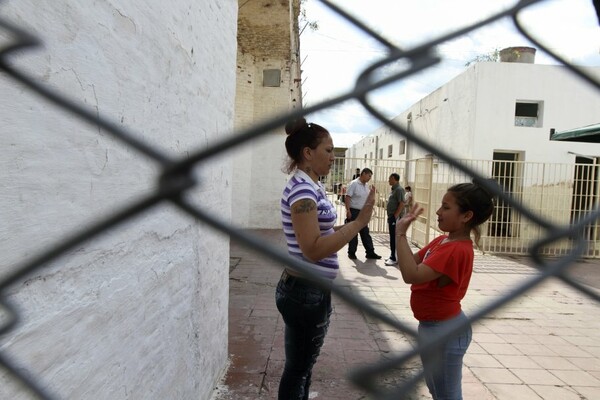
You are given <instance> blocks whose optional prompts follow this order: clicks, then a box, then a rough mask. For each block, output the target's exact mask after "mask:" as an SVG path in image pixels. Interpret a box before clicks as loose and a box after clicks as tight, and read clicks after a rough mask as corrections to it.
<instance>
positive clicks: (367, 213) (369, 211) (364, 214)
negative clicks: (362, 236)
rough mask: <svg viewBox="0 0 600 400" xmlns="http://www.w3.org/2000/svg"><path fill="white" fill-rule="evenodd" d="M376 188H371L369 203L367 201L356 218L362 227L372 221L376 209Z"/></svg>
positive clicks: (368, 197)
mask: <svg viewBox="0 0 600 400" xmlns="http://www.w3.org/2000/svg"><path fill="white" fill-rule="evenodd" d="M376 192H377V191H376V190H375V186H371V187H370V189H369V195H368V196H367V201H365V205H364V206H363V208H362V210H360V213H359V214H358V217H356V220H357V221H358V222H359V223H361V224H362V225H364V226H366V225H367V224H368V223H369V221H370V220H371V216H372V215H373V209H374V208H375V193H376Z"/></svg>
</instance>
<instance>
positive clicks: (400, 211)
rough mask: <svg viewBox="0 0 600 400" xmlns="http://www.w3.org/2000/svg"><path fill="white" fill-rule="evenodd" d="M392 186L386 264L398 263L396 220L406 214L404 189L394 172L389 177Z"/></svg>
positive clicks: (389, 200)
mask: <svg viewBox="0 0 600 400" xmlns="http://www.w3.org/2000/svg"><path fill="white" fill-rule="evenodd" d="M388 183H389V184H390V186H391V187H392V189H391V191H390V197H389V198H388V202H387V217H388V228H389V231H390V258H388V259H387V260H385V265H388V266H391V265H396V264H397V263H398V262H397V261H396V220H397V219H398V218H399V217H400V216H401V215H404V197H405V194H404V190H403V189H402V188H401V187H400V175H398V174H397V173H395V172H394V173H393V174H391V175H390V177H389V179H388Z"/></svg>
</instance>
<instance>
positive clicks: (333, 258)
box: [281, 170, 339, 279]
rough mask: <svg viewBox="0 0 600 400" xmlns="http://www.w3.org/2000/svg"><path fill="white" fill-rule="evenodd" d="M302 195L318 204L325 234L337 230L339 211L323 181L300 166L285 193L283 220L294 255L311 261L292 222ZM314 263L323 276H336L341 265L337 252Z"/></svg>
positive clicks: (290, 251)
mask: <svg viewBox="0 0 600 400" xmlns="http://www.w3.org/2000/svg"><path fill="white" fill-rule="evenodd" d="M302 199H310V200H312V201H314V202H315V204H316V205H317V218H318V221H319V229H320V231H321V236H328V235H331V234H333V233H334V230H333V226H334V224H335V222H336V220H337V214H336V212H335V207H334V205H333V204H332V203H331V201H329V199H328V198H327V195H326V193H325V188H323V185H321V183H320V182H317V183H315V182H314V181H313V180H312V179H311V178H310V177H309V176H308V175H307V174H306V173H305V172H304V171H301V170H296V173H295V174H294V176H292V177H291V178H290V180H289V181H288V183H287V185H286V187H285V189H284V190H283V196H282V197H281V223H282V224H283V232H284V233H285V238H286V241H287V247H288V252H289V253H290V255H292V256H293V257H296V258H298V259H300V260H303V261H307V262H310V261H308V260H307V259H305V258H304V256H303V255H302V251H300V246H298V241H297V240H296V234H295V233H294V228H293V226H292V214H291V206H292V205H293V204H294V203H295V202H297V201H298V200H302ZM313 266H314V269H315V272H316V273H318V274H319V275H320V276H322V277H324V278H328V279H334V278H335V277H336V276H337V273H338V269H339V264H338V258H337V253H333V254H331V255H329V256H328V257H325V258H323V259H321V260H318V261H317V262H316V263H313Z"/></svg>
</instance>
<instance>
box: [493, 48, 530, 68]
mask: <svg viewBox="0 0 600 400" xmlns="http://www.w3.org/2000/svg"><path fill="white" fill-rule="evenodd" d="M535 51H536V50H535V49H534V48H533V47H507V48H505V49H502V50H500V61H501V62H513V63H525V64H533V63H534V62H535Z"/></svg>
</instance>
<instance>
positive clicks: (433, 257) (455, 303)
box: [410, 236, 474, 321]
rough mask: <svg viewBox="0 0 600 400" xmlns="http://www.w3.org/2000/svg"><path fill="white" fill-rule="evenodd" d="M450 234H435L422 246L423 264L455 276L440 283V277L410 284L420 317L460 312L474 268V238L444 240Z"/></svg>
mask: <svg viewBox="0 0 600 400" xmlns="http://www.w3.org/2000/svg"><path fill="white" fill-rule="evenodd" d="M446 238H447V236H440V237H437V238H435V239H434V240H433V241H431V243H429V244H428V245H427V246H425V247H423V248H422V249H421V250H419V252H418V254H419V258H420V259H421V262H422V263H423V264H426V265H427V266H429V267H431V268H432V269H434V270H435V271H437V272H440V273H442V274H444V275H446V276H448V277H449V278H450V279H451V281H452V282H451V283H449V284H447V285H446V286H444V287H439V286H438V282H439V279H440V278H438V279H435V280H433V281H430V282H426V283H421V284H413V285H411V287H410V290H411V296H410V307H411V308H412V311H413V314H414V316H415V318H416V319H417V320H419V321H443V320H447V319H449V318H452V317H455V316H456V315H458V313H460V310H461V308H460V301H461V300H462V298H463V297H465V293H466V292H467V288H468V287H469V281H470V280H471V273H472V272H473V257H474V253H473V242H472V241H471V240H458V241H456V242H447V243H442V241H443V240H444V239H446Z"/></svg>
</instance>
